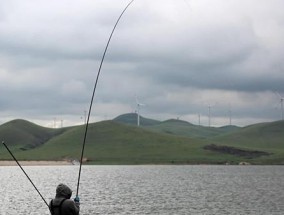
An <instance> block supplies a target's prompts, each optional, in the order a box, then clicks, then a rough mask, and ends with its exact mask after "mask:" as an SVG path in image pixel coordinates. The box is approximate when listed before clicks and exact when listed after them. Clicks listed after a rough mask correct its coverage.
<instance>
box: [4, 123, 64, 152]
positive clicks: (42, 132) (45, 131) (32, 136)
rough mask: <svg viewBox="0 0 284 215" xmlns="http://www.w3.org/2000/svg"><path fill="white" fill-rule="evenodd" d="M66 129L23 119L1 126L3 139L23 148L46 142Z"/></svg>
mask: <svg viewBox="0 0 284 215" xmlns="http://www.w3.org/2000/svg"><path fill="white" fill-rule="evenodd" d="M65 130H66V129H51V128H45V127H41V126H38V125H36V124H34V123H31V122H29V121H26V120H21V119H16V120H13V121H10V122H7V123H5V124H3V125H1V126H0V134H1V139H2V140H5V141H6V142H7V143H9V145H12V146H14V147H16V146H19V147H21V148H22V149H23V150H25V149H30V148H34V147H37V146H39V145H41V144H44V143H45V142H46V141H48V140H49V139H50V138H52V137H54V136H56V135H58V134H60V133H62V132H64V131H65Z"/></svg>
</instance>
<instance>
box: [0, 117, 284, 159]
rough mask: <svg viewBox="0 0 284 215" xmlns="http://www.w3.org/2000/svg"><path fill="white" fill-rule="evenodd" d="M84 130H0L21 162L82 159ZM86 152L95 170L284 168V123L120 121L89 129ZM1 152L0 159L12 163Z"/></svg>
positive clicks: (12, 125) (14, 126)
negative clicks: (188, 166) (216, 125)
mask: <svg viewBox="0 0 284 215" xmlns="http://www.w3.org/2000/svg"><path fill="white" fill-rule="evenodd" d="M124 117H125V116H124ZM125 119H126V118H124V120H125ZM153 122H154V121H153ZM84 129H85V126H74V127H68V128H63V129H50V128H44V127H40V126H37V125H35V124H33V123H30V122H27V121H24V120H14V121H11V122H9V123H6V124H3V125H1V126H0V137H1V139H2V140H5V141H6V143H7V144H8V145H9V147H10V148H11V149H12V150H13V153H14V154H15V156H16V157H17V158H18V159H19V160H62V159H79V157H80V153H81V147H82V142H83V135H84ZM85 149H86V150H85V156H84V157H85V158H87V159H88V160H89V161H90V163H96V164H147V163H156V164H158V163H160V164H161V163H195V164H196V163H232V164H235V163H239V162H241V161H246V162H249V163H255V164H284V121H279V122H273V123H262V124H256V125H251V126H247V127H244V128H238V127H233V126H232V127H223V128H208V127H201V126H196V125H192V124H190V123H188V122H185V121H180V120H167V121H164V122H159V121H155V123H153V124H152V125H148V126H141V127H137V126H136V124H135V125H131V124H125V123H122V122H121V121H120V120H117V119H116V120H111V121H104V122H99V123H93V124H90V125H89V129H88V136H87V141H86V148H85ZM0 150H1V151H0V159H11V157H10V155H9V154H8V153H7V151H6V150H5V149H3V147H2V146H0Z"/></svg>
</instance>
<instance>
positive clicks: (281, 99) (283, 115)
mask: <svg viewBox="0 0 284 215" xmlns="http://www.w3.org/2000/svg"><path fill="white" fill-rule="evenodd" d="M275 93H276V95H277V96H278V97H279V98H280V103H281V119H282V120H284V110H283V108H284V106H283V102H284V97H283V96H281V95H280V94H279V93H278V92H275Z"/></svg>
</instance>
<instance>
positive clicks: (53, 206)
mask: <svg viewBox="0 0 284 215" xmlns="http://www.w3.org/2000/svg"><path fill="white" fill-rule="evenodd" d="M71 196H72V190H71V189H70V188H69V187H68V186H67V185H65V184H59V185H58V186H57V188H56V196H55V198H54V199H52V200H51V201H50V203H49V208H50V212H51V214H52V215H79V211H80V199H79V197H78V196H76V198H75V199H74V201H73V200H71V199H70V198H71Z"/></svg>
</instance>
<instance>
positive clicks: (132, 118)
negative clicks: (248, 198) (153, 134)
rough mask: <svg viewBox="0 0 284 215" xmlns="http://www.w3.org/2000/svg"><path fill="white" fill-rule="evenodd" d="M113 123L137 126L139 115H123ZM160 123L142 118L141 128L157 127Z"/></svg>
mask: <svg viewBox="0 0 284 215" xmlns="http://www.w3.org/2000/svg"><path fill="white" fill-rule="evenodd" d="M113 121H115V122H120V123H123V124H128V125H137V113H127V114H122V115H120V116H118V117H116V118H114V119H113ZM159 122H160V121H158V120H153V119H148V118H145V117H142V116H140V125H141V126H149V125H155V124H158V123H159Z"/></svg>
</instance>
